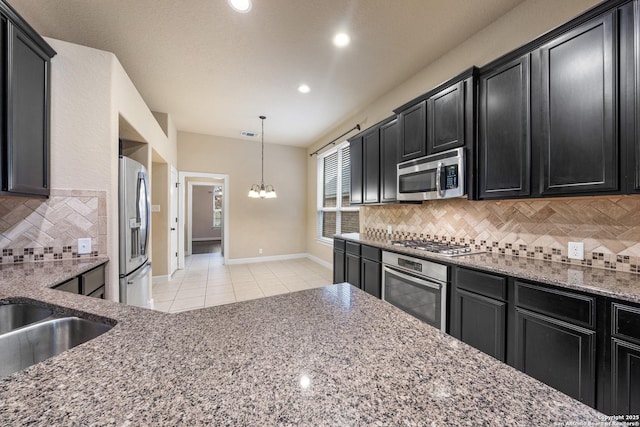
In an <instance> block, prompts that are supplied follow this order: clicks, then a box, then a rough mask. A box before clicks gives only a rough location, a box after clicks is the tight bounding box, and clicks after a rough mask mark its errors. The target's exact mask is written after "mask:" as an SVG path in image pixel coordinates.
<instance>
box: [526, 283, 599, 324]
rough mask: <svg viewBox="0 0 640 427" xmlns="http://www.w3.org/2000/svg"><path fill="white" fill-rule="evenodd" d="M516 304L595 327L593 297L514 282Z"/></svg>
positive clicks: (557, 317)
mask: <svg viewBox="0 0 640 427" xmlns="http://www.w3.org/2000/svg"><path fill="white" fill-rule="evenodd" d="M515 295H516V298H515V300H516V306H518V307H522V308H526V309H529V310H531V311H535V312H538V313H543V314H546V315H548V316H551V317H554V318H556V319H560V320H565V321H567V322H570V323H573V324H577V325H581V326H584V327H587V328H590V329H594V328H595V323H596V322H595V317H596V316H595V308H596V303H595V297H590V296H585V295H580V294H574V293H569V292H564V291H560V290H556V289H551V288H543V287H541V286H536V285H533V284H529V283H524V282H520V281H517V280H516V282H515Z"/></svg>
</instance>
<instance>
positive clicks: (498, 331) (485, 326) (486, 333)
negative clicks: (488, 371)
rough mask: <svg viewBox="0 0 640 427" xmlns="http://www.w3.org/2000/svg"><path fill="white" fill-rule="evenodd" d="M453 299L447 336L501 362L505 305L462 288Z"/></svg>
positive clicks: (504, 355)
mask: <svg viewBox="0 0 640 427" xmlns="http://www.w3.org/2000/svg"><path fill="white" fill-rule="evenodd" d="M455 298H456V299H455V301H453V304H455V305H456V306H457V309H456V317H455V319H452V325H451V335H453V336H454V337H456V338H458V339H460V340H461V341H463V342H465V343H467V344H469V345H470V346H472V347H475V348H477V349H478V350H480V351H483V352H485V353H487V354H489V355H491V356H493V357H495V358H496V359H498V360H501V361H503V362H505V361H506V351H505V350H506V327H507V322H506V319H507V317H506V316H507V304H506V303H505V302H503V301H498V300H494V299H492V298H487V297H483V296H482V295H477V294H474V293H473V292H467V291H465V290H463V289H458V290H457V292H456V295H455Z"/></svg>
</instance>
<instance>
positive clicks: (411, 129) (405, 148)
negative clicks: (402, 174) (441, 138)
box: [398, 101, 427, 162]
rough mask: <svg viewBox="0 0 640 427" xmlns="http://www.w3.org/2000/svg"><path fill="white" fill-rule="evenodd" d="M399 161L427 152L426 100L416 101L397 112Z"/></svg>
mask: <svg viewBox="0 0 640 427" xmlns="http://www.w3.org/2000/svg"><path fill="white" fill-rule="evenodd" d="M398 123H399V126H400V159H399V160H400V161H401V162H404V161H405V160H411V159H416V158H418V157H422V156H425V155H426V154H427V101H421V102H418V103H417V104H415V105H412V106H410V107H407V108H405V109H403V110H402V111H400V112H399V113H398Z"/></svg>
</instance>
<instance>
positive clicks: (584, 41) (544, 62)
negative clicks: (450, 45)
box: [531, 11, 619, 196]
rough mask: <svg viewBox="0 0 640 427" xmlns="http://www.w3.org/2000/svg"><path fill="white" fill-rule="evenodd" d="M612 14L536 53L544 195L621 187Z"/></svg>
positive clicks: (535, 106) (534, 98)
mask: <svg viewBox="0 0 640 427" xmlns="http://www.w3.org/2000/svg"><path fill="white" fill-rule="evenodd" d="M616 40H617V34H616V26H615V11H611V12H609V13H606V14H604V15H602V16H600V17H597V18H595V19H592V20H591V21H588V22H586V23H585V24H582V25H580V26H578V27H576V28H574V29H573V30H571V31H569V32H567V33H565V34H563V35H562V36H560V37H557V38H555V39H553V40H552V41H551V42H549V43H547V44H546V45H544V46H542V47H541V48H540V49H538V50H536V51H534V52H533V53H532V73H531V74H532V87H531V105H532V109H531V112H532V138H533V145H534V147H536V153H537V156H538V158H537V159H538V162H537V164H538V167H534V172H535V173H537V172H538V171H539V172H540V176H539V177H538V183H539V185H540V188H541V191H540V193H541V195H543V196H546V195H570V194H579V193H598V192H612V191H616V190H618V189H619V179H618V155H619V147H618V140H617V132H616V129H617V122H616V120H617V118H616V108H617V107H616V106H617V102H618V92H617V84H616V81H617V79H616V70H617V65H616V64H617V58H618V56H617V43H616Z"/></svg>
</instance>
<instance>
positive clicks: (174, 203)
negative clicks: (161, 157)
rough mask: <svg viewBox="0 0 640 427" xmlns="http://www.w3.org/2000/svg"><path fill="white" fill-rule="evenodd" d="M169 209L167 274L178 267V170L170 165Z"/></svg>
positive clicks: (170, 273)
mask: <svg viewBox="0 0 640 427" xmlns="http://www.w3.org/2000/svg"><path fill="white" fill-rule="evenodd" d="M170 173H171V195H170V197H171V200H170V201H169V203H170V204H171V211H170V213H169V225H170V238H169V242H170V243H169V244H170V248H169V256H170V259H171V263H170V267H169V276H171V275H172V274H173V273H174V272H175V271H176V270H177V269H178V171H177V170H176V169H175V168H174V167H171V172H170Z"/></svg>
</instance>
